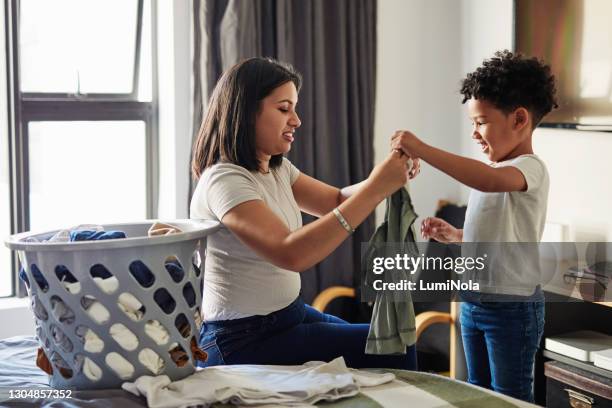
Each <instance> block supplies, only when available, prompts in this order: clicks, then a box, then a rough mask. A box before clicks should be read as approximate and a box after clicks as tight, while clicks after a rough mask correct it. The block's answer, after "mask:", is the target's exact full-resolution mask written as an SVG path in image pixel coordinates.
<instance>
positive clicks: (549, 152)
mask: <svg viewBox="0 0 612 408" xmlns="http://www.w3.org/2000/svg"><path fill="white" fill-rule="evenodd" d="M533 149H534V151H535V153H537V154H539V155H540V156H541V157H542V159H543V160H544V162H545V163H546V165H547V166H548V171H549V173H550V193H549V196H548V214H547V217H546V218H547V219H548V221H549V222H555V223H559V224H563V225H567V226H568V231H567V236H566V239H567V240H568V241H572V242H574V241H575V242H604V241H605V242H610V241H612V215H611V208H612V205H611V204H612V182H611V181H610V176H611V175H612V160H611V159H610V154H612V133H603V132H590V131H577V130H565V129H537V130H536V132H535V134H534V146H533Z"/></svg>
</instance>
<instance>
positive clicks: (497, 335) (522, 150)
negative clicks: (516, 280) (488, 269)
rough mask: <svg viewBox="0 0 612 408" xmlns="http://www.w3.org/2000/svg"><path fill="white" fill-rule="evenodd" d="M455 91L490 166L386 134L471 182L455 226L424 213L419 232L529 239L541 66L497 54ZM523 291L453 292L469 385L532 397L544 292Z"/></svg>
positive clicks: (546, 70) (536, 178) (545, 88)
mask: <svg viewBox="0 0 612 408" xmlns="http://www.w3.org/2000/svg"><path fill="white" fill-rule="evenodd" d="M461 94H462V95H463V103H465V102H467V103H468V111H469V116H470V119H471V120H472V123H473V132H472V139H474V140H475V141H476V143H478V145H480V147H481V149H482V152H483V153H484V154H486V155H487V157H488V158H489V160H490V161H491V163H490V164H485V163H482V162H480V161H477V160H472V159H469V158H465V157H461V156H457V155H455V154H452V153H448V152H445V151H443V150H440V149H437V148H435V147H432V146H429V145H427V144H426V143H424V142H422V141H421V140H419V139H418V138H417V137H416V136H415V135H413V134H412V133H410V132H407V131H398V132H396V133H395V135H394V136H393V138H392V141H391V144H392V147H393V148H395V149H402V150H403V151H404V152H405V153H406V154H409V155H410V156H412V157H413V158H421V159H422V160H424V161H426V162H427V163H429V164H430V165H432V166H434V167H436V168H437V169H439V170H441V171H443V172H445V173H446V174H448V175H449V176H451V177H453V178H455V179H456V180H458V181H459V182H461V183H463V184H465V185H467V186H469V187H471V188H472V190H471V193H470V198H469V203H468V210H467V213H466V217H465V223H464V226H463V229H456V228H454V227H453V226H451V225H450V224H448V223H446V222H445V221H443V220H441V219H439V218H435V217H431V218H427V219H426V220H424V221H423V223H422V225H421V233H422V234H423V237H425V238H433V239H435V240H437V241H440V242H444V243H447V242H462V241H463V242H532V243H536V242H539V241H540V239H541V237H542V232H543V230H544V221H545V219H546V206H547V200H548V188H549V178H548V172H547V170H546V166H545V164H544V162H543V161H542V160H541V159H540V158H539V157H538V156H536V155H535V154H534V153H533V148H532V143H531V139H532V133H533V130H534V129H535V128H536V126H537V125H538V124H539V123H540V121H541V120H542V118H543V117H544V116H545V115H546V114H547V113H548V112H550V111H551V110H552V109H553V108H556V107H557V104H556V102H555V79H554V76H553V75H552V74H551V71H550V67H548V66H546V65H544V64H542V63H541V62H540V61H538V60H537V59H535V58H532V59H527V58H524V57H522V56H520V55H515V54H513V53H511V52H509V51H507V50H506V51H501V52H500V51H498V52H496V53H495V56H494V57H493V58H491V59H488V60H485V61H484V63H483V65H482V66H481V67H479V68H478V69H477V70H476V71H475V72H472V73H470V74H468V75H467V77H466V78H465V79H464V80H463V82H462V87H461ZM536 261H537V260H536ZM494 273H495V271H494ZM534 290H535V292H534ZM531 292H532V293H531V296H525V297H524V298H520V297H515V298H512V299H517V300H520V301H514V302H508V301H505V302H501V301H494V302H484V301H481V300H480V299H479V297H478V296H464V297H462V300H463V302H462V304H461V330H462V338H463V346H464V350H465V355H466V361H467V366H468V381H469V382H470V383H472V384H476V385H480V386H483V387H487V388H491V389H494V390H495V391H498V392H501V393H504V394H507V395H510V396H513V397H515V398H519V399H522V400H526V401H533V368H534V360H535V354H536V351H537V349H538V346H539V343H540V339H541V336H542V331H543V326H544V297H543V294H542V291H541V289H540V288H539V286H537V287H535V288H532V291H531ZM469 293H471V294H474V292H468V295H469ZM502 293H503V292H502Z"/></svg>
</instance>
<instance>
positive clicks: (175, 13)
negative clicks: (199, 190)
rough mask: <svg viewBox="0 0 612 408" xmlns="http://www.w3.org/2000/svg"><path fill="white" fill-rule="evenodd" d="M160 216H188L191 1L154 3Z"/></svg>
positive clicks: (172, 217) (165, 217)
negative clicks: (156, 47)
mask: <svg viewBox="0 0 612 408" xmlns="http://www.w3.org/2000/svg"><path fill="white" fill-rule="evenodd" d="M157 4H158V6H157V7H158V9H157V24H158V34H157V43H158V55H157V59H158V78H159V80H158V84H159V152H160V154H159V156H160V157H159V178H160V183H159V205H158V216H159V218H160V219H175V218H188V216H189V215H188V214H187V202H188V197H187V196H188V194H189V191H188V190H189V168H190V165H189V161H190V149H191V118H192V105H193V104H192V102H191V99H192V97H191V95H192V93H191V77H192V76H191V47H192V45H191V44H192V42H191V25H190V22H191V6H190V5H191V2H189V1H168V0H164V1H159V2H157Z"/></svg>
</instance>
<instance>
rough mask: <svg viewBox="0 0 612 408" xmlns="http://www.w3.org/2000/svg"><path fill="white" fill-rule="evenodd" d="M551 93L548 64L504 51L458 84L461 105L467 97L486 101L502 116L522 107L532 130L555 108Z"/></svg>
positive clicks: (554, 99) (552, 87)
mask: <svg viewBox="0 0 612 408" xmlns="http://www.w3.org/2000/svg"><path fill="white" fill-rule="evenodd" d="M555 93H556V89H555V77H554V75H553V74H552V73H551V71H550V67H549V66H548V65H546V64H545V63H544V62H542V61H540V60H538V59H537V58H525V57H524V56H522V55H521V54H513V53H511V52H510V51H508V50H504V51H497V52H496V53H495V56H494V57H493V58H491V59H487V60H485V61H484V62H483V64H482V66H481V67H479V68H478V69H476V71H474V72H472V73H469V74H468V75H467V77H466V78H465V79H464V80H463V81H462V83H461V94H462V95H463V101H462V103H465V102H466V101H467V100H469V99H471V98H474V99H482V100H486V101H488V102H490V103H492V104H493V106H495V107H496V108H497V109H499V110H501V111H502V112H504V113H505V114H508V113H510V112H512V111H514V110H515V109H516V108H518V107H521V106H522V107H524V108H525V109H527V110H528V111H529V112H530V113H531V115H532V117H533V127H534V128H535V127H536V126H537V125H538V124H539V123H540V121H541V120H542V118H543V117H544V116H545V115H546V114H547V113H548V112H550V111H551V110H553V109H554V108H557V107H558V105H557V101H556V98H555Z"/></svg>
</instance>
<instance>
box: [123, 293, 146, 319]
mask: <svg viewBox="0 0 612 408" xmlns="http://www.w3.org/2000/svg"><path fill="white" fill-rule="evenodd" d="M118 305H119V309H121V310H122V311H123V313H125V314H126V315H127V316H128V317H129V318H130V319H132V320H134V321H135V322H137V321H140V320H141V319H142V316H143V315H144V310H143V309H144V308H143V307H142V303H140V301H139V300H138V299H137V298H136V296H134V295H132V294H131V293H128V292H124V293H122V294H120V295H119V303H118Z"/></svg>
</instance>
